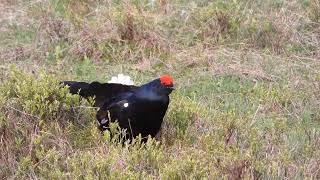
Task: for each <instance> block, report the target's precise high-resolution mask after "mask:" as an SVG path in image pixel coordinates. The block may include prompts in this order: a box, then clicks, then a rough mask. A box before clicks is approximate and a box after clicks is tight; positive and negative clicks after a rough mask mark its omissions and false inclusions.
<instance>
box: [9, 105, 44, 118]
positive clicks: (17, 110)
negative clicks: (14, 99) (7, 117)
mask: <svg viewBox="0 0 320 180" xmlns="http://www.w3.org/2000/svg"><path fill="white" fill-rule="evenodd" d="M5 108H10V109H12V110H14V111H16V112H19V113H21V114H24V115H26V116H30V117H33V118H36V119H38V120H40V118H39V117H38V116H34V115H32V114H28V113H26V112H24V111H21V110H19V109H16V108H14V107H12V106H8V105H7V106H5Z"/></svg>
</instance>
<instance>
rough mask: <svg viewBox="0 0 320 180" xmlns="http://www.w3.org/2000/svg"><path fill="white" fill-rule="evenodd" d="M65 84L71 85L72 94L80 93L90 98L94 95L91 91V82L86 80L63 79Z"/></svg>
mask: <svg viewBox="0 0 320 180" xmlns="http://www.w3.org/2000/svg"><path fill="white" fill-rule="evenodd" d="M61 84H63V85H64V86H69V91H70V93H71V94H78V93H79V95H80V96H82V97H84V98H88V97H89V96H92V92H90V84H89V83H86V82H78V81H63V82H61Z"/></svg>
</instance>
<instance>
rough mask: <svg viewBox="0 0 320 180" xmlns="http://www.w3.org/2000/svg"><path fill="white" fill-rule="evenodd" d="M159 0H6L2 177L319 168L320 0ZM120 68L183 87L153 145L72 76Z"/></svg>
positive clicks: (1, 49)
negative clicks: (115, 121) (127, 129)
mask: <svg viewBox="0 0 320 180" xmlns="http://www.w3.org/2000/svg"><path fill="white" fill-rule="evenodd" d="M152 2H153V1H147V0H146V1H139V0H135V1H130V2H127V3H123V2H122V1H110V2H109V1H108V2H105V1H99V2H98V1H97V2H95V1H91V0H83V1H81V2H78V1H73V0H45V1H41V2H38V1H33V0H31V1H30V0H29V1H25V0H21V1H14V2H9V1H8V2H6V3H8V4H7V6H6V7H7V8H6V9H0V10H1V12H3V13H2V14H1V15H0V22H3V24H2V26H1V27H0V83H1V86H0V141H1V143H0V178H1V179H2V178H4V179H7V178H17V179H21V178H22V179H30V178H41V179H93V178H94V179H95V178H97V177H100V178H102V179H119V178H120V179H128V178H130V179H144V178H146V179H205V178H211V179H212V178H213V179H215V178H221V177H223V178H229V179H236V178H245V179H254V178H261V179H274V178H275V179H285V178H290V179H291V178H293V179H302V178H307V179H308V178H311V179H312V178H314V179H317V178H319V177H320V171H319V169H318V167H319V155H320V150H319V149H320V142H319V138H320V121H319V120H320V111H319V92H320V86H319V79H320V71H319V69H320V64H319V62H318V59H319V50H318V49H319V48H318V47H319V43H320V40H319V38H318V34H317V32H318V31H317V29H319V3H317V2H316V1H313V0H312V1H300V0H294V1H282V0H279V1H271V0H268V1H250V2H248V1H243V0H236V1H223V0H217V1H214V2H211V1H207V0H201V1H184V0H174V1H154V3H152ZM10 10H13V12H19V13H17V16H15V18H14V19H10V12H11V11H10ZM118 73H124V74H128V75H130V76H131V77H132V79H133V80H134V81H135V82H136V83H137V84H142V83H145V82H148V81H150V80H152V79H154V78H156V77H158V76H159V75H161V74H171V75H172V76H173V77H174V79H175V83H176V84H177V86H178V88H177V90H176V91H174V92H173V93H172V94H171V103H170V106H169V109H168V112H167V114H166V117H165V121H164V123H163V126H162V129H161V132H160V133H159V134H158V135H157V137H156V138H155V139H151V138H150V139H149V140H148V142H147V143H146V144H141V141H140V139H139V138H137V139H136V141H135V142H134V143H132V144H128V143H124V145H123V144H122V143H119V142H118V141H119V139H118V137H121V136H122V135H123V134H122V132H119V131H117V126H116V125H114V127H113V131H112V132H109V133H105V135H103V136H102V135H101V134H100V132H99V131H98V130H97V128H96V124H95V112H96V109H94V108H91V104H90V103H88V102H87V101H84V100H81V99H79V97H78V96H76V95H71V94H69V93H68V91H67V89H61V88H60V87H59V85H58V82H59V81H61V80H79V81H88V82H89V81H100V82H107V81H108V80H109V79H110V77H111V76H113V75H116V74H118ZM110 133H113V135H114V136H112V137H114V138H112V139H111V138H110V137H111V136H110Z"/></svg>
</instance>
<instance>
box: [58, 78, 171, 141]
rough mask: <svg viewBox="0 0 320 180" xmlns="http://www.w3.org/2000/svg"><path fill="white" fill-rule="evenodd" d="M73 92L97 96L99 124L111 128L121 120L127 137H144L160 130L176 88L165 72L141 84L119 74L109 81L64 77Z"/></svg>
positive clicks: (95, 104)
mask: <svg viewBox="0 0 320 180" xmlns="http://www.w3.org/2000/svg"><path fill="white" fill-rule="evenodd" d="M63 84H64V85H68V86H69V89H70V93H71V94H79V95H80V96H81V97H84V98H89V97H95V103H94V106H95V107H98V108H99V110H98V111H97V114H96V119H97V124H98V128H99V129H100V130H101V131H102V132H104V131H105V130H110V127H109V125H110V122H118V124H119V127H120V128H121V129H124V130H125V131H126V136H125V138H126V139H129V140H132V139H133V138H134V137H136V136H139V135H141V137H142V139H143V141H145V140H146V138H147V137H148V136H149V135H150V136H151V137H155V136H156V135H157V133H158V132H159V131H160V128H161V125H162V122H163V118H164V116H165V114H166V111H167V109H168V106H169V103H170V97H169V95H170V94H171V92H172V91H173V90H174V89H175V86H174V83H173V78H172V77H171V76H169V75H162V76H160V77H159V78H157V79H154V80H152V81H150V82H148V83H146V84H143V85H141V86H135V85H134V84H133V81H131V79H130V77H128V76H124V75H122V74H119V75H118V77H112V78H111V80H110V81H108V83H99V82H96V81H95V82H92V83H86V82H77V81H64V82H63Z"/></svg>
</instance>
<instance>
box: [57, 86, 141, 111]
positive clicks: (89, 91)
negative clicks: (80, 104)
mask: <svg viewBox="0 0 320 180" xmlns="http://www.w3.org/2000/svg"><path fill="white" fill-rule="evenodd" d="M62 83H63V84H64V85H68V86H69V89H70V93H71V94H78V93H79V95H80V96H82V97H84V98H89V97H94V96H95V104H94V105H95V106H96V107H102V106H103V104H105V103H106V101H107V100H108V99H111V98H113V97H115V96H117V95H119V94H121V93H124V92H130V91H133V90H134V89H136V88H137V86H133V85H123V84H114V83H99V82H92V83H86V82H77V81H64V82H62Z"/></svg>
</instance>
